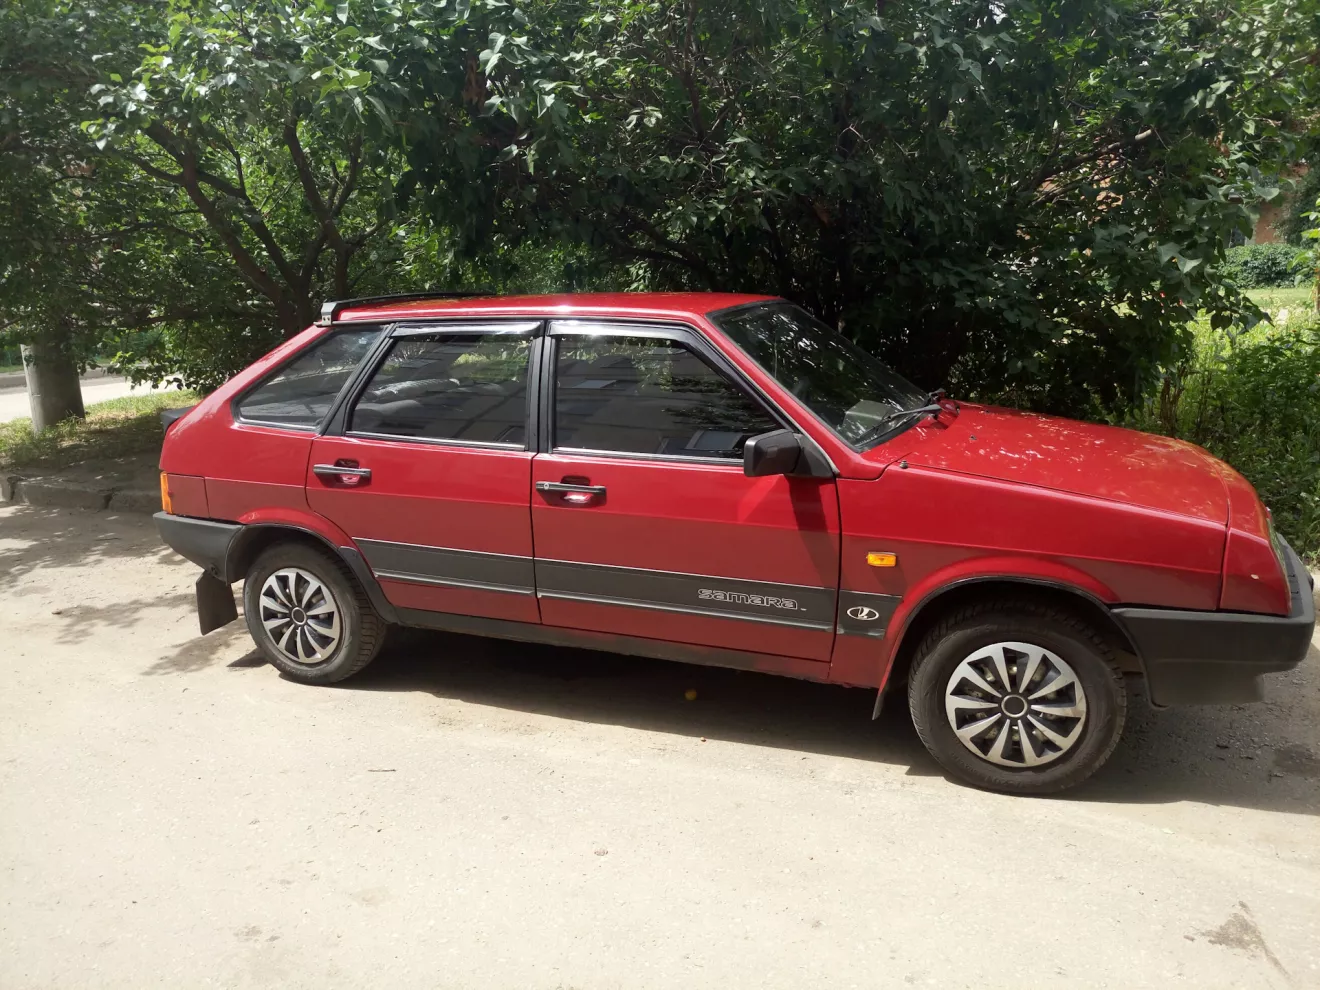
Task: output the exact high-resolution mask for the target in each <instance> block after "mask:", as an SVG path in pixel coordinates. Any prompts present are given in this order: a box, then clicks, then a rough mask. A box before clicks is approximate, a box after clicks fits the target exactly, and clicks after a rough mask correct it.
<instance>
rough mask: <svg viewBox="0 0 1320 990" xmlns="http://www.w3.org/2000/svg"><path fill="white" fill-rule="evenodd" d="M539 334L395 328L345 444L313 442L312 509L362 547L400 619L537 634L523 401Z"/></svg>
mask: <svg viewBox="0 0 1320 990" xmlns="http://www.w3.org/2000/svg"><path fill="white" fill-rule="evenodd" d="M538 332H539V324H536V323H528V322H523V323H521V324H508V323H506V324H488V325H471V324H465V325H462V326H458V325H443V324H431V325H423V326H416V327H408V326H401V327H397V328H395V329H394V330H393V331H392V332H391V340H390V341H389V343H388V346H387V349H386V350H385V352H384V354H383V355H382V356H381V357H380V358H379V360H378V363H377V366H376V367H375V369H374V370H373V371H372V372H371V373H370V375H369V377H368V378H367V380H366V382H365V384H364V386H363V387H362V388H361V390H360V391H359V393H358V394H357V396H356V397H355V398H354V400H353V401H352V403H351V404H350V406H349V407H348V409H347V411H346V414H345V415H344V418H343V422H342V430H341V431H340V433H341V435H335V436H330V435H327V436H322V437H317V438H316V439H315V440H314V441H313V442H312V456H311V460H310V462H309V464H308V473H307V502H308V504H309V505H310V506H311V508H312V509H313V510H315V511H316V512H319V513H321V514H322V515H324V516H326V517H327V518H329V519H330V520H332V521H333V522H334V523H335V524H336V525H338V526H339V527H340V528H341V529H343V530H344V531H345V532H347V533H348V535H349V536H351V537H352V538H353V540H354V541H355V542H356V543H357V545H358V548H359V549H360V550H361V552H362V555H363V556H364V557H365V558H366V560H367V563H368V564H369V565H370V567H371V569H372V570H373V571H374V572H375V574H376V577H377V579H378V580H379V581H380V586H381V589H382V590H383V591H384V593H385V596H386V597H387V598H388V599H389V600H390V602H391V603H392V604H393V605H395V606H396V607H399V608H403V609H422V610H427V611H436V612H456V613H459V614H462V615H478V616H486V617H489V618H496V619H510V620H514V621H519V622H537V621H539V615H538V612H537V603H536V595H535V588H534V585H533V571H532V527H531V518H530V513H529V500H530V492H531V482H532V478H531V465H532V453H531V451H530V450H529V449H528V448H529V441H528V401H527V396H528V388H527V379H528V368H529V358H530V355H531V352H532V350H533V343H534V341H535V340H536V335H537V333H538ZM329 432H332V433H333V432H335V431H334V428H333V427H332V429H331V431H329Z"/></svg>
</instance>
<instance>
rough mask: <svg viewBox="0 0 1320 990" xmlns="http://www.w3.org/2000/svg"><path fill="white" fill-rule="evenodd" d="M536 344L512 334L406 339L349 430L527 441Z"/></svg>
mask: <svg viewBox="0 0 1320 990" xmlns="http://www.w3.org/2000/svg"><path fill="white" fill-rule="evenodd" d="M530 348H531V341H529V340H528V339H527V338H526V337H514V336H511V335H508V334H471V333H468V334H427V335H426V336H425V337H401V338H399V339H398V340H395V341H394V343H393V344H392V345H391V346H390V350H389V353H388V354H387V355H386V356H385V360H384V362H383V363H382V364H381V366H380V367H379V368H378V369H376V373H375V374H374V375H373V376H372V377H371V380H370V381H369V382H368V383H367V387H366V389H365V391H363V393H362V395H361V397H360V398H359V399H358V403H357V405H356V407H354V409H353V414H352V417H351V419H350V421H349V427H348V428H349V431H350V432H353V433H371V434H375V435H378V436H390V437H414V438H418V439H430V440H461V441H466V442H468V443H501V444H514V445H517V446H519V447H521V446H524V445H525V444H526V441H527V427H526V423H527V356H528V352H529V350H530Z"/></svg>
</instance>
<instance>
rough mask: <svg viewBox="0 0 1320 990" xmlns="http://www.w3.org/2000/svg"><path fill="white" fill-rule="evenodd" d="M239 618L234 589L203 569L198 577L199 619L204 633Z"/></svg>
mask: <svg viewBox="0 0 1320 990" xmlns="http://www.w3.org/2000/svg"><path fill="white" fill-rule="evenodd" d="M237 618H238V606H237V605H236V604H235V603H234V589H233V588H231V587H229V585H228V584H226V583H225V582H224V581H221V580H220V579H219V578H218V577H216V576H215V575H213V574H211V573H209V572H207V571H203V572H202V576H201V577H199V578H198V579H197V621H198V625H200V626H201V629H202V635H203V636H205V635H206V634H207V633H209V632H210V631H211V630H213V629H219V628H220V627H221V626H225V625H228V624H229V623H231V622H233V621H234V620H235V619H237Z"/></svg>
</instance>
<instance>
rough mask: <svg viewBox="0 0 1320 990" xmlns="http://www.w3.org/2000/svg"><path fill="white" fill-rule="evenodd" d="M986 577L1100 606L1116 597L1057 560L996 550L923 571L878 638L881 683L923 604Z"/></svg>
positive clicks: (924, 605) (887, 675) (1110, 589)
mask: <svg viewBox="0 0 1320 990" xmlns="http://www.w3.org/2000/svg"><path fill="white" fill-rule="evenodd" d="M989 581H996V582H1009V583H1017V584H1024V585H1036V586H1044V587H1049V588H1054V589H1056V590H1059V591H1067V592H1070V593H1072V594H1080V595H1083V596H1085V597H1087V598H1090V599H1091V600H1092V601H1093V602H1094V603H1095V604H1097V605H1100V606H1102V607H1104V606H1106V605H1107V604H1109V603H1112V602H1116V601H1118V596H1117V595H1116V594H1114V591H1113V589H1112V588H1110V587H1108V586H1107V585H1105V584H1104V583H1103V582H1101V581H1099V580H1097V579H1096V578H1095V577H1093V576H1092V575H1090V574H1087V573H1086V572H1085V571H1082V570H1080V569H1079V568H1077V567H1074V566H1072V565H1071V564H1067V563H1064V562H1062V561H1058V560H1049V559H1045V558H1039V557H1026V556H1016V555H1012V554H998V555H994V556H988V557H976V558H972V559H968V560H960V561H957V562H956V563H953V564H950V565H948V566H947V567H942V568H940V569H938V570H936V571H932V572H931V573H929V574H926V575H924V576H923V577H922V579H921V580H920V581H918V582H916V583H915V584H913V585H912V586H910V587H909V588H908V589H907V591H906V592H905V594H904V595H903V600H902V601H901V602H900V603H899V606H898V608H896V609H895V610H894V614H893V616H892V617H891V618H890V620H889V627H888V628H887V629H886V630H885V637H884V639H883V640H882V641H881V656H880V658H879V661H880V664H881V668H882V669H881V676H880V685H881V687H883V686H884V685H885V683H886V682H887V681H888V679H889V672H890V671H891V670H892V669H893V662H894V658H895V657H896V656H897V655H898V651H899V649H900V647H901V646H902V645H903V639H904V637H905V636H906V635H907V632H908V629H909V628H910V627H911V625H912V621H913V620H914V619H915V618H916V617H917V615H918V614H920V612H921V610H922V609H923V608H924V607H926V606H927V605H928V604H930V603H931V602H932V601H934V600H935V599H936V598H937V597H939V596H940V595H941V594H943V593H944V592H946V591H949V590H951V589H953V588H957V587H963V586H966V585H968V584H973V583H976V582H989Z"/></svg>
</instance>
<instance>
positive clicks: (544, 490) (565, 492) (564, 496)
mask: <svg viewBox="0 0 1320 990" xmlns="http://www.w3.org/2000/svg"><path fill="white" fill-rule="evenodd" d="M536 490H537V491H538V492H540V493H541V494H543V495H551V496H558V498H559V501H560V502H562V503H564V504H565V505H591V504H592V503H593V502H599V501H602V500H603V499H604V498H605V486H604V485H582V484H575V483H573V482H570V481H538V482H537V483H536Z"/></svg>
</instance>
